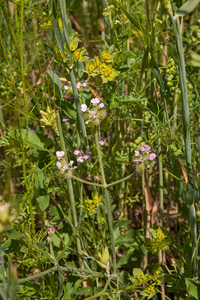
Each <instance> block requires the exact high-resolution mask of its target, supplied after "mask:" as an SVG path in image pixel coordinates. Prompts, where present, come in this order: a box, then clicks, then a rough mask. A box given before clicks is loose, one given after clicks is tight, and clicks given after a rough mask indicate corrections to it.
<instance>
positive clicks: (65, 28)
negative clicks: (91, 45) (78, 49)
mask: <svg viewBox="0 0 200 300" xmlns="http://www.w3.org/2000/svg"><path fill="white" fill-rule="evenodd" d="M59 3H60V12H61V18H62V23H63V31H64V37H65V42H66V48H67V56H68V60H69V62H71V52H70V44H69V34H68V15H67V7H66V1H65V0H59ZM69 73H70V78H71V84H72V90H73V94H74V101H75V105H76V110H77V121H78V128H79V131H82V134H83V137H84V139H85V143H86V145H88V138H87V132H86V128H85V123H84V119H83V117H82V112H81V104H80V101H79V96H78V90H77V87H76V79H75V76H74V71H73V67H72V63H71V67H70V68H69Z"/></svg>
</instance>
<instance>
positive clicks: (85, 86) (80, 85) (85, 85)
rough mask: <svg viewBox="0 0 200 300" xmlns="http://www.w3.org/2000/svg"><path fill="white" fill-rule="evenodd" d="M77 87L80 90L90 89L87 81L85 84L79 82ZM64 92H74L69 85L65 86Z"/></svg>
mask: <svg viewBox="0 0 200 300" xmlns="http://www.w3.org/2000/svg"><path fill="white" fill-rule="evenodd" d="M76 87H77V89H78V90H79V89H80V88H81V87H83V88H87V87H88V84H87V82H86V81H85V82H83V83H81V82H77V84H76ZM63 88H64V90H65V91H67V90H72V87H71V86H69V85H66V84H65V85H64V87H63Z"/></svg>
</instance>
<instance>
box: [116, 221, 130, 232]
mask: <svg viewBox="0 0 200 300" xmlns="http://www.w3.org/2000/svg"><path fill="white" fill-rule="evenodd" d="M130 223H131V221H129V220H118V221H116V222H115V224H114V230H115V229H117V228H121V227H127V226H128V225H129V224H130Z"/></svg>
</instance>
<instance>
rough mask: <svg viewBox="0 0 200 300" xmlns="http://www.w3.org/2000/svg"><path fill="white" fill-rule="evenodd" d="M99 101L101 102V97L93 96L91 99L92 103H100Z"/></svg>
mask: <svg viewBox="0 0 200 300" xmlns="http://www.w3.org/2000/svg"><path fill="white" fill-rule="evenodd" d="M99 102H100V100H99V98H92V100H91V103H92V104H93V105H96V104H98V103H99Z"/></svg>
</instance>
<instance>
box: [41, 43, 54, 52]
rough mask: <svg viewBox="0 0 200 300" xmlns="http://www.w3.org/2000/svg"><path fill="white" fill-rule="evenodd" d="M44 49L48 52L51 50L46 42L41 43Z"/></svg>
mask: <svg viewBox="0 0 200 300" xmlns="http://www.w3.org/2000/svg"><path fill="white" fill-rule="evenodd" d="M43 46H44V49H45V51H46V52H47V53H48V54H49V53H52V52H53V48H52V47H50V46H49V45H47V44H46V43H43Z"/></svg>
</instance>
